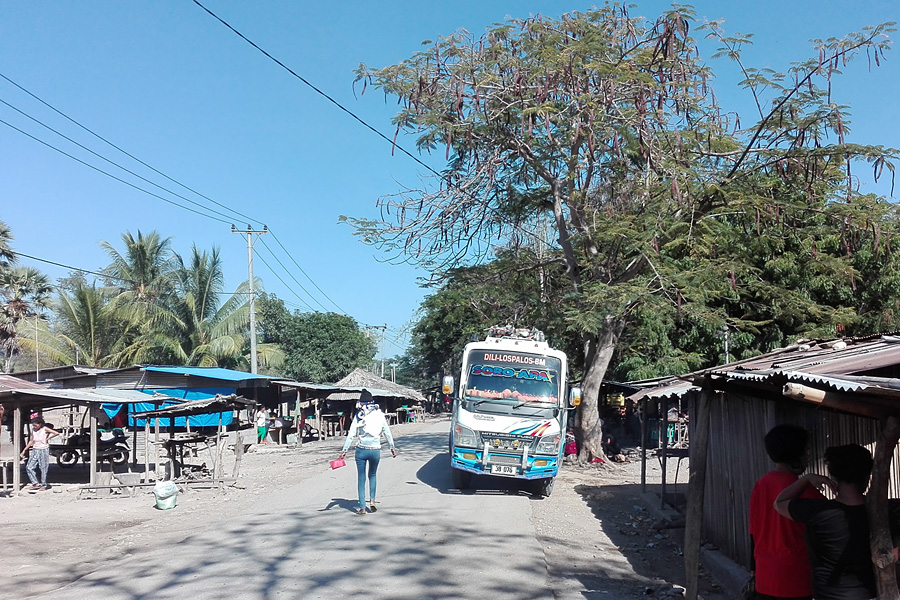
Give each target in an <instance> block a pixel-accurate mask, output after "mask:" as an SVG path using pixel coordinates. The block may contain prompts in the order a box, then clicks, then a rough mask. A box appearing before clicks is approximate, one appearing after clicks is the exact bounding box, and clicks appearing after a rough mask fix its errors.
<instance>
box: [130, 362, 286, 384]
mask: <svg viewBox="0 0 900 600" xmlns="http://www.w3.org/2000/svg"><path fill="white" fill-rule="evenodd" d="M142 368H143V370H145V371H155V372H157V373H169V374H172V375H186V376H190V377H206V378H208V379H219V380H221V381H247V380H250V379H274V378H273V377H269V376H268V375H254V374H253V373H246V372H244V371H235V370H233V369H223V368H221V367H165V366H162V367H161V366H155V365H150V366H145V367H142Z"/></svg>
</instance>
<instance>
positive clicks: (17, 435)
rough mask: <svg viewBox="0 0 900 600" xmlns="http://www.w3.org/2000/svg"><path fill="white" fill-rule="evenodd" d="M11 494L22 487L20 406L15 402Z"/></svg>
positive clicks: (16, 492) (17, 493)
mask: <svg viewBox="0 0 900 600" xmlns="http://www.w3.org/2000/svg"><path fill="white" fill-rule="evenodd" d="M13 428H14V430H13V451H14V452H15V456H14V457H13V494H15V495H16V496H18V495H19V490H20V489H21V487H22V405H21V403H20V402H19V401H18V400H16V402H15V404H14V408H13Z"/></svg>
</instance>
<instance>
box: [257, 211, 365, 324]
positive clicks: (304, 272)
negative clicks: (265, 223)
mask: <svg viewBox="0 0 900 600" xmlns="http://www.w3.org/2000/svg"><path fill="white" fill-rule="evenodd" d="M269 232H270V233H271V234H272V239H274V240H275V241H276V242H278V245H279V246H281V249H282V250H284V253H285V254H287V256H288V258H290V259H291V261H292V262H293V263H294V265H296V266H297V268H298V269H300V272H301V273H303V276H304V277H306V278H307V279H309V282H310V283H312V284H313V285H314V286H315V287H316V289H317V290H319V292H320V293H321V294H322V295H323V296H325V298H327V299H328V301H329V302H331V303H332V304H334V306H335V307H336V308H337V309H338V310H339V311H341V313H343V314H345V315H346V314H348V313H347V311H346V310H344V309H343V308H341V307H340V306H339V305H338V303H337V302H335V301H334V300H332V299H331V297H330V296H329V295H328V294H326V293H325V290H323V289H322V288H320V287H319V285H318V284H317V283H316V282H315V281H313V279H312V277H310V276H309V275H307V274H306V271H304V270H303V267H301V266H300V264H299V263H298V262H297V261H296V260H294V257H293V256H291V253H290V252H288V250H287V248H285V247H284V244H282V243H281V240H280V239H278V236H277V235H275V232H274V231H272V230H271V229H269ZM263 245H265V242H263ZM266 249H268V250H269V252H272V250H271V249H269V247H268V246H266ZM272 255H273V256H274V255H275V254H274V253H272ZM282 266H284V265H282ZM285 271H287V269H285ZM297 284H298V285H299V282H297ZM301 287H302V286H301ZM303 291H306V290H305V289H304V290H303ZM307 293H309V292H307ZM310 298H312V294H310ZM316 302H317V303H318V304H319V306H322V304H321V303H319V301H318V300H316ZM322 308H325V307H324V306H322Z"/></svg>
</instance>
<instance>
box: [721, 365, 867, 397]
mask: <svg viewBox="0 0 900 600" xmlns="http://www.w3.org/2000/svg"><path fill="white" fill-rule="evenodd" d="M713 374H714V375H719V376H722V377H727V378H728V379H737V380H741V381H753V382H756V383H774V381H773V380H775V379H777V378H784V379H787V380H788V381H793V382H802V383H808V384H813V385H816V386H818V387H821V388H823V389H831V390H835V391H838V392H862V391H866V392H871V391H874V390H875V389H876V388H877V387H878V386H874V385H869V384H866V383H862V382H859V381H850V380H847V379H841V378H840V377H829V376H826V375H819V374H816V373H803V372H800V371H785V370H782V369H767V370H765V371H750V372H745V371H714V372H713Z"/></svg>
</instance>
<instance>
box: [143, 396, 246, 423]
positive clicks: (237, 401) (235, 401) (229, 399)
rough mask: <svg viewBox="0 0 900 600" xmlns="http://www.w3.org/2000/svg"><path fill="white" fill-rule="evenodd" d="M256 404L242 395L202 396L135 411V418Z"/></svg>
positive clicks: (218, 409)
mask: <svg viewBox="0 0 900 600" xmlns="http://www.w3.org/2000/svg"><path fill="white" fill-rule="evenodd" d="M254 404H256V402H255V401H254V400H248V399H246V398H244V397H242V396H234V395H231V396H222V395H219V394H217V395H215V396H213V397H212V398H202V399H200V400H190V401H188V402H182V403H180V404H177V405H175V406H168V407H166V408H161V409H159V410H148V411H145V412H140V413H135V415H134V416H135V418H138V419H143V418H146V417H152V416H158V417H184V416H191V415H205V414H210V413H219V412H225V411H229V410H234V409H235V408H237V409H243V408H246V407H248V406H253V405H254Z"/></svg>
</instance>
